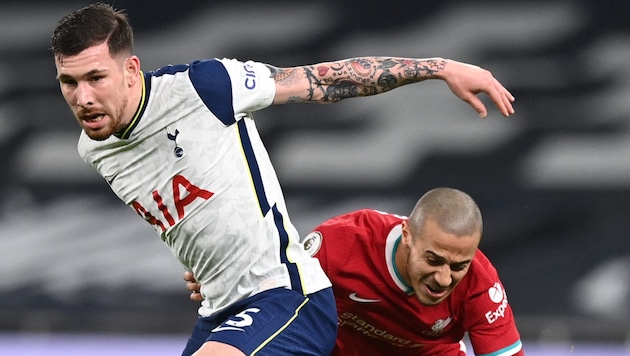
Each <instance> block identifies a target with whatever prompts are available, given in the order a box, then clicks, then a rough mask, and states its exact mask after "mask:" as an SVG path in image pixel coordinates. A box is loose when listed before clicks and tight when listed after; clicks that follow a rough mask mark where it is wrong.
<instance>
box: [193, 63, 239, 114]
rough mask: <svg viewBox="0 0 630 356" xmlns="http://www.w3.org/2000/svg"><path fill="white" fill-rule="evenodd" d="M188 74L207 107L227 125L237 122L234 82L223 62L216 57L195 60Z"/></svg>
mask: <svg viewBox="0 0 630 356" xmlns="http://www.w3.org/2000/svg"><path fill="white" fill-rule="evenodd" d="M188 75H189V77H190V81H191V82H192V84H193V86H194V87H195V90H196V91H197V94H199V97H200V98H201V100H202V101H203V103H204V104H205V105H206V107H207V108H208V109H210V111H212V113H213V114H214V115H215V116H216V117H217V118H219V120H221V122H222V123H223V124H225V125H226V126H227V125H232V124H233V123H235V122H236V119H235V118H234V107H233V106H232V99H233V98H232V82H231V81H230V76H229V75H228V72H227V70H226V69H225V67H224V66H223V64H222V63H221V62H219V61H218V60H216V59H212V60H203V61H194V62H192V63H191V64H190V70H189V72H188Z"/></svg>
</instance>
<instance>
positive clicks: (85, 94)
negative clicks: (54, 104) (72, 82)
mask: <svg viewBox="0 0 630 356" xmlns="http://www.w3.org/2000/svg"><path fill="white" fill-rule="evenodd" d="M76 94H77V105H79V106H81V107H83V108H88V107H90V106H92V105H94V97H93V95H92V88H91V87H90V85H89V84H88V83H78V84H77V91H76Z"/></svg>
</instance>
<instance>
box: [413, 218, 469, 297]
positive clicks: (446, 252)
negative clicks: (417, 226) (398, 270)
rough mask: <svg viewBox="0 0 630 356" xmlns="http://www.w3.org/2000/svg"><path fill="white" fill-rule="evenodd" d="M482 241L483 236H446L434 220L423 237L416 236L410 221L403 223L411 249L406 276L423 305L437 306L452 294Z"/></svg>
mask: <svg viewBox="0 0 630 356" xmlns="http://www.w3.org/2000/svg"><path fill="white" fill-rule="evenodd" d="M480 240H481V234H480V233H475V234H473V235H469V236H457V235H453V234H449V233H446V232H444V231H442V230H441V229H440V228H439V227H438V225H437V224H436V223H435V222H433V221H432V220H430V219H429V220H427V221H426V223H425V227H424V229H423V230H422V236H412V235H411V231H410V229H409V224H408V222H407V221H405V222H404V223H403V239H402V243H403V244H404V245H405V246H407V247H408V254H407V258H406V267H405V268H404V269H405V270H406V273H405V275H406V276H405V277H406V279H407V283H409V285H411V286H412V288H413V290H414V291H415V294H416V297H417V298H418V300H419V301H420V303H422V304H424V305H435V304H438V303H440V302H441V301H443V300H444V299H446V297H448V296H449V295H450V294H451V292H452V291H453V289H454V288H455V287H456V286H457V284H459V282H461V280H462V278H464V276H466V273H468V269H469V267H470V263H471V262H472V260H473V258H474V256H475V253H476V252H477V247H478V246H479V241H480Z"/></svg>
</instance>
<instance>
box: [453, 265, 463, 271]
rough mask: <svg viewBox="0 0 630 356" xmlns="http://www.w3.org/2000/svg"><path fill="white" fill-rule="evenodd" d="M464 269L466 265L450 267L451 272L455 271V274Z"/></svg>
mask: <svg viewBox="0 0 630 356" xmlns="http://www.w3.org/2000/svg"><path fill="white" fill-rule="evenodd" d="M465 269H466V265H453V266H451V270H452V271H456V272H459V271H463V270H465Z"/></svg>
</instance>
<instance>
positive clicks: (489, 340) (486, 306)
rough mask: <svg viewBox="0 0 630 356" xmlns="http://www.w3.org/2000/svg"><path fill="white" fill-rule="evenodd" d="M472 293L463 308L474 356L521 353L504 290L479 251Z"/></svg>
mask: <svg viewBox="0 0 630 356" xmlns="http://www.w3.org/2000/svg"><path fill="white" fill-rule="evenodd" d="M475 259H476V260H478V262H482V263H479V264H478V265H477V266H475V267H479V270H478V271H476V273H475V275H476V277H475V279H474V282H473V286H474V287H473V289H474V290H475V292H474V294H472V295H471V296H470V299H469V300H468V303H467V307H466V309H467V310H466V319H467V322H466V324H467V330H468V336H469V337H470V342H471V344H472V347H473V350H474V352H475V355H488V354H492V355H497V356H509V355H523V354H524V353H523V351H522V350H521V349H522V344H521V339H520V335H519V333H518V330H517V328H516V323H515V321H514V314H513V313H512V308H511V307H510V304H509V303H508V298H507V293H506V291H505V288H504V287H503V284H502V283H501V281H500V280H499V277H498V274H497V271H496V269H495V268H494V267H493V266H492V265H491V264H490V262H489V261H488V260H487V258H486V257H485V256H484V255H483V254H482V253H479V255H477V256H476V257H475Z"/></svg>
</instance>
